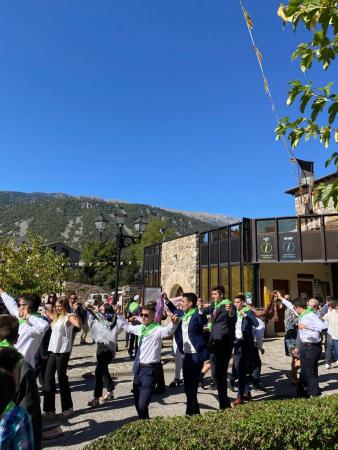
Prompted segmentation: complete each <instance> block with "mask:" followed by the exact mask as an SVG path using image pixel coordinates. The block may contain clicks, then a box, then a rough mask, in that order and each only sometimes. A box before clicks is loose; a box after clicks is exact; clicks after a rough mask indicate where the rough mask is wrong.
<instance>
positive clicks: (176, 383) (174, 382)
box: [169, 378, 180, 388]
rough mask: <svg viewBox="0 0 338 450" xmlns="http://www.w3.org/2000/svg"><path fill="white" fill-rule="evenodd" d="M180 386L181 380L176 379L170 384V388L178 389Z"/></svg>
mask: <svg viewBox="0 0 338 450" xmlns="http://www.w3.org/2000/svg"><path fill="white" fill-rule="evenodd" d="M179 385H180V380H179V379H178V378H174V379H173V381H172V382H171V383H170V384H169V387H171V388H172V387H177V386H179Z"/></svg>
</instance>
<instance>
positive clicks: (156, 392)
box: [153, 387, 166, 395]
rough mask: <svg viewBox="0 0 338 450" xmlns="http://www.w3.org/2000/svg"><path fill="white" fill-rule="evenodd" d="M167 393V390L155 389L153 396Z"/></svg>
mask: <svg viewBox="0 0 338 450" xmlns="http://www.w3.org/2000/svg"><path fill="white" fill-rule="evenodd" d="M165 391H166V388H160V389H159V388H157V387H156V388H155V389H154V391H153V394H155V395H161V394H164V393H165Z"/></svg>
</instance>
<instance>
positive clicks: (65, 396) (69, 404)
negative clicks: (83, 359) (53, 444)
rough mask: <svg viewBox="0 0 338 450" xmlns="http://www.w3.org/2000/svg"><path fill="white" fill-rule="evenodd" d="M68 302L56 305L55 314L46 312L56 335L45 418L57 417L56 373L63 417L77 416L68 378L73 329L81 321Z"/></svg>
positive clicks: (52, 339) (49, 365)
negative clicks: (74, 412)
mask: <svg viewBox="0 0 338 450" xmlns="http://www.w3.org/2000/svg"><path fill="white" fill-rule="evenodd" d="M68 308H69V305H68V300H67V299H59V300H57V301H56V303H55V311H53V312H51V311H49V310H48V309H45V310H44V311H45V314H46V315H47V316H48V317H49V318H50V319H51V320H52V323H51V327H52V334H51V336H50V341H49V346H48V351H49V352H50V354H49V358H48V362H47V367H46V373H45V384H44V386H43V392H44V399H43V411H44V414H43V417H44V419H47V418H48V419H53V418H54V417H55V394H56V385H55V372H57V374H58V379H59V385H60V397H61V408H62V414H63V416H64V417H65V418H68V417H70V416H71V414H72V413H73V401H72V397H71V393H70V387H69V382H68V376H67V368H68V361H69V357H70V352H71V349H72V343H73V337H72V335H73V327H80V326H81V319H80V318H79V317H77V316H75V315H74V314H70V313H68V311H69V309H68Z"/></svg>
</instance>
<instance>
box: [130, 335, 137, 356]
mask: <svg viewBox="0 0 338 450" xmlns="http://www.w3.org/2000/svg"><path fill="white" fill-rule="evenodd" d="M134 347H135V355H136V353H137V349H138V339H137V336H136V335H135V334H132V333H130V336H129V348H128V353H129V356H133V351H134Z"/></svg>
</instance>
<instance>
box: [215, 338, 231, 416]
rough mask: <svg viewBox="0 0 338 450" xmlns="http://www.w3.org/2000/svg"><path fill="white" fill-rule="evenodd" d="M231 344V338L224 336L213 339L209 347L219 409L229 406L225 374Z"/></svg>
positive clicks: (226, 372) (226, 373)
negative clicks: (216, 339)
mask: <svg viewBox="0 0 338 450" xmlns="http://www.w3.org/2000/svg"><path fill="white" fill-rule="evenodd" d="M233 346H234V340H233V338H231V337H230V336H226V337H225V338H224V339H222V340H220V341H214V342H213V343H212V346H211V348H210V362H211V364H212V366H213V369H214V377H215V380H216V384H217V391H218V401H219V407H220V409H225V408H230V407H231V404H230V400H229V397H228V386H227V375H228V366H229V361H230V358H231V353H232V349H233Z"/></svg>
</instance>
